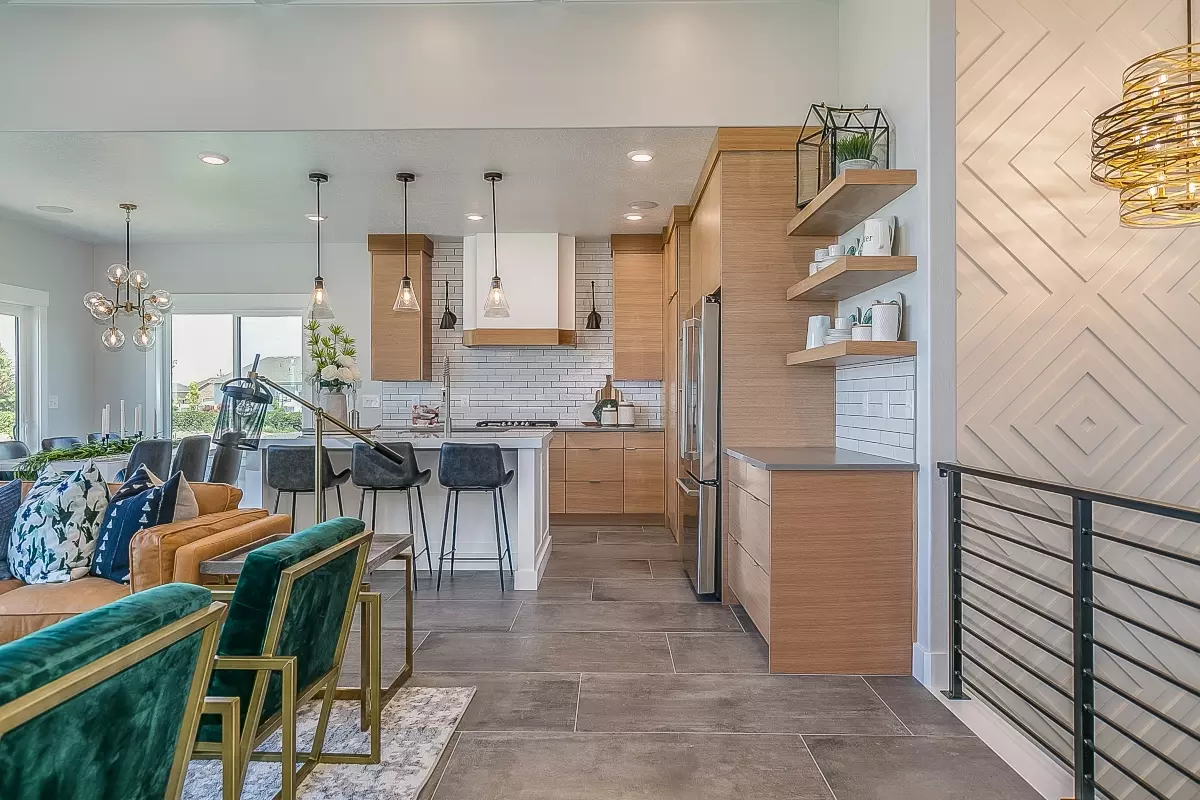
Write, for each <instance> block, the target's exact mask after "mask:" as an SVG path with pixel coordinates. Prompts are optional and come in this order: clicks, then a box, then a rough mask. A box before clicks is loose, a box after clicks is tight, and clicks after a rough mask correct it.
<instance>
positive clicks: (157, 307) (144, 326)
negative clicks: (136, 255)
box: [83, 203, 173, 352]
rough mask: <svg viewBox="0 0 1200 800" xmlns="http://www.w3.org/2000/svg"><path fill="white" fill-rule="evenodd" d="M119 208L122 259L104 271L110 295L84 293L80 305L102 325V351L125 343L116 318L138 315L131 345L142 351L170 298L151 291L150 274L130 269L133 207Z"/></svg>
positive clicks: (151, 341)
mask: <svg viewBox="0 0 1200 800" xmlns="http://www.w3.org/2000/svg"><path fill="white" fill-rule="evenodd" d="M121 210H122V211H124V212H125V261H124V262H119V263H116V264H113V265H112V266H110V267H109V268H108V270H107V271H106V272H105V277H106V278H107V279H108V282H109V283H111V284H112V285H113V298H112V299H109V298H108V296H107V295H105V294H104V293H103V292H88V293H87V294H86V295H84V297H83V305H84V308H86V309H87V310H88V312H89V313H90V314H91V315H92V319H94V320H96V322H98V323H100V324H102V325H105V326H106V327H105V329H104V332H103V333H101V334H100V343H101V344H102V345H103V346H104V349H105V350H109V351H114V352H115V351H117V350H120V349H121V348H122V347H124V346H125V332H124V331H122V330H121V329H120V328H119V327H117V317H118V315H120V314H129V315H136V316H137V318H138V328H137V330H136V331H134V334H133V345H134V347H136V348H137V349H138V350H141V351H142V352H148V351H149V350H151V349H153V347H154V339H155V333H154V332H155V330H156V329H157V328H158V327H160V326H161V325H162V324H163V322H165V321H166V318H167V316H166V315H167V312H168V311H170V309H171V304H172V302H173V301H172V298H171V293H170V292H168V291H167V290H166V289H154V290H151V288H150V277H149V276H148V275H146V273H145V272H143V271H142V270H140V269H131V265H132V261H131V259H130V238H131V234H130V229H131V224H132V222H131V220H132V216H133V212H134V211H136V210H137V206H136V205H134V204H133V203H121ZM122 289H124V290H125V299H124V300H122V299H121V290H122ZM135 294H136V295H137V299H136V300H135V299H134V295H135Z"/></svg>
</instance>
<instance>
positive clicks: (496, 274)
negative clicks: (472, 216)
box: [491, 180, 500, 280]
mask: <svg viewBox="0 0 1200 800" xmlns="http://www.w3.org/2000/svg"><path fill="white" fill-rule="evenodd" d="M491 184H492V267H493V273H492V278H493V280H499V278H500V234H499V233H497V231H498V230H499V228H498V227H497V225H496V181H495V180H492V181H491Z"/></svg>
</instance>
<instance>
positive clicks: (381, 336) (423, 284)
mask: <svg viewBox="0 0 1200 800" xmlns="http://www.w3.org/2000/svg"><path fill="white" fill-rule="evenodd" d="M406 246H407V251H408V252H407V256H408V277H409V278H411V279H412V282H413V289H414V290H415V291H416V293H417V297H418V298H419V299H420V302H421V310H420V311H417V312H413V311H393V310H392V305H393V304H394V303H395V302H396V292H397V290H399V288H400V279H401V278H403V277H404V259H405V249H406ZM367 250H368V251H370V253H371V380H376V381H428V380H432V379H433V326H432V325H431V324H430V316H429V315H430V313H431V309H432V308H433V240H432V239H430V238H429V237H428V236H425V235H422V234H419V233H413V234H409V236H408V241H407V243H406V242H405V239H404V236H403V235H402V234H380V233H373V234H370V235H368V236H367Z"/></svg>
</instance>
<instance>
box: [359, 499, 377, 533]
mask: <svg viewBox="0 0 1200 800" xmlns="http://www.w3.org/2000/svg"><path fill="white" fill-rule="evenodd" d="M368 491H369V490H367V489H361V490H360V491H359V495H358V518H359V519H361V520H362V521H363V522H366V521H367V520H366V519H365V518H364V517H363V512H364V511H366V510H367V492H368ZM371 529H372V530H374V529H375V525H374V523H372V524H371Z"/></svg>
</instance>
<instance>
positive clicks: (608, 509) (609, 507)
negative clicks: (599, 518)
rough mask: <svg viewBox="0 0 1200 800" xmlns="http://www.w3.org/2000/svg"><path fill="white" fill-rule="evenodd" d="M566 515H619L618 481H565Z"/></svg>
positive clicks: (619, 490) (619, 493)
mask: <svg viewBox="0 0 1200 800" xmlns="http://www.w3.org/2000/svg"><path fill="white" fill-rule="evenodd" d="M563 485H564V486H565V487H566V489H567V499H566V507H567V513H568V514H620V513H621V494H622V492H621V487H622V484H621V482H620V481H567V482H566V483H565V484H563Z"/></svg>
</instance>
